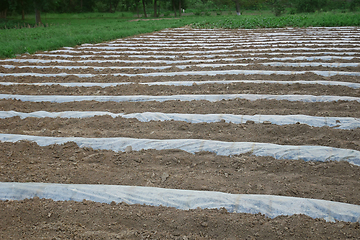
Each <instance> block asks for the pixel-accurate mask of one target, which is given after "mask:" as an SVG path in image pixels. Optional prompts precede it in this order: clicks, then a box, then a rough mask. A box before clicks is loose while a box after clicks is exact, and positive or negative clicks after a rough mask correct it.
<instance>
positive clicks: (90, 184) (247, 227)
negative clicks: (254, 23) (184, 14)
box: [0, 24, 360, 239]
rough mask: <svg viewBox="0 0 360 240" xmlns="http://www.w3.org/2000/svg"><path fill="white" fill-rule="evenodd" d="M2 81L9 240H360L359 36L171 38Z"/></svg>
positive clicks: (31, 58)
mask: <svg viewBox="0 0 360 240" xmlns="http://www.w3.org/2000/svg"><path fill="white" fill-rule="evenodd" d="M204 26H206V24H205V25H204ZM198 27H201V26H198ZM0 81H1V82H0V89H1V94H0V110H1V111H0V141H1V143H0V148H1V151H2V153H3V154H2V155H1V164H0V165H1V171H0V199H1V200H2V201H0V211H1V212H2V219H3V220H2V221H1V223H0V229H1V236H4V237H5V238H7V239H11V238H13V239H41V238H43V239H63V238H70V239H304V238H308V239H358V238H359V237H360V226H359V221H360V206H359V205H360V201H359V199H360V192H359V184H360V128H359V126H360V91H359V89H360V28H359V27H309V28H272V29H264V28H262V29H233V30H229V29H203V28H200V29H193V28H190V27H181V28H169V29H165V30H161V31H157V32H153V33H148V34H139V35H136V36H132V37H126V38H121V39H117V40H114V41H108V42H103V43H98V44H82V45H78V46H75V47H63V48H61V49H58V50H53V51H38V52H36V53H35V54H22V55H20V56H17V57H16V58H12V59H2V60H0ZM83 199H85V200H83ZM159 205H160V206H159ZM189 208H190V209H189ZM184 209H185V210H184ZM186 209H189V210H186Z"/></svg>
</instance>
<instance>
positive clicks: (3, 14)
mask: <svg viewBox="0 0 360 240" xmlns="http://www.w3.org/2000/svg"><path fill="white" fill-rule="evenodd" d="M6 12H7V9H5V10H4V11H1V12H0V18H4V19H6Z"/></svg>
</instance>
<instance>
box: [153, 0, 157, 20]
mask: <svg viewBox="0 0 360 240" xmlns="http://www.w3.org/2000/svg"><path fill="white" fill-rule="evenodd" d="M154 17H155V18H156V17H157V0H154Z"/></svg>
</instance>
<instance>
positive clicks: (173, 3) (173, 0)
mask: <svg viewBox="0 0 360 240" xmlns="http://www.w3.org/2000/svg"><path fill="white" fill-rule="evenodd" d="M172 5H173V8H174V14H175V17H176V8H175V0H172Z"/></svg>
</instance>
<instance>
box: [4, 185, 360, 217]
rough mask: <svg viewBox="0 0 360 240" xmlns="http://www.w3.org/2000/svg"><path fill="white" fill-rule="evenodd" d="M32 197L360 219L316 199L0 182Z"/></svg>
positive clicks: (13, 193)
mask: <svg viewBox="0 0 360 240" xmlns="http://www.w3.org/2000/svg"><path fill="white" fill-rule="evenodd" d="M33 197H39V198H50V199H53V200H55V201H66V200H73V201H82V200H83V199H86V200H91V201H95V202H103V203H111V202H112V201H114V202H117V203H119V202H126V203H128V204H146V205H152V206H165V207H175V208H178V209H184V210H188V209H195V208H198V207H199V208H209V209H211V208H226V209H227V210H228V211H229V212H235V213H253V214H256V213H262V214H265V215H266V216H267V217H270V218H274V217H277V216H280V215H294V214H305V215H308V216H310V217H312V218H323V219H325V220H327V221H335V220H337V221H347V222H359V221H360V218H359V216H360V206H358V205H352V204H346V203H338V202H331V201H324V200H316V199H306V198H295V197H281V196H272V195H251V194H228V193H222V192H210V191H191V190H177V189H164V188H154V187H137V186H119V185H90V184H86V185H85V184H84V185H82V184H53V183H0V199H1V200H6V199H14V200H23V199H25V198H33Z"/></svg>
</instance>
